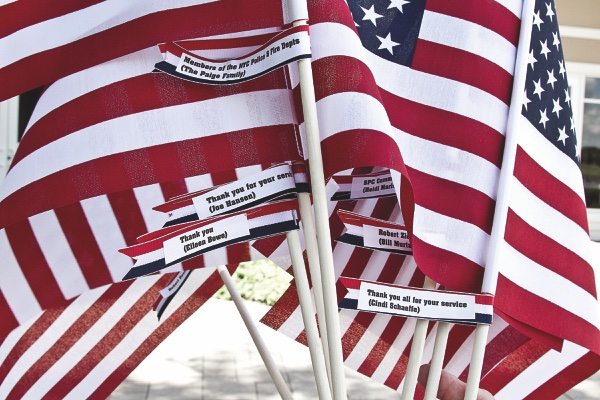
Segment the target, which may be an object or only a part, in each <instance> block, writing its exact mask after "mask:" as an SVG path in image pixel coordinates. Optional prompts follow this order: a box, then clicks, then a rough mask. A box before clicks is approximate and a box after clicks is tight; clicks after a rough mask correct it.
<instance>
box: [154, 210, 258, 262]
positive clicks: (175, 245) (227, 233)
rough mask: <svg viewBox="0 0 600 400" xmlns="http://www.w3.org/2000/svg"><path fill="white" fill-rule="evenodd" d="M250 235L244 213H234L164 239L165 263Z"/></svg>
mask: <svg viewBox="0 0 600 400" xmlns="http://www.w3.org/2000/svg"><path fill="white" fill-rule="evenodd" d="M249 235H250V228H249V226H248V218H247V217H246V214H239V215H234V216H232V217H229V218H224V219H221V220H218V221H216V222H214V223H212V224H207V225H204V226H202V227H200V228H198V229H193V230H190V231H188V232H186V233H183V234H181V235H179V236H176V237H174V238H171V239H168V240H165V242H164V243H163V248H164V252H165V263H166V264H170V263H172V262H175V261H178V260H181V259H183V258H186V257H189V256H192V255H193V254H197V253H201V252H202V251H203V250H205V249H207V248H209V247H214V246H218V245H219V244H223V243H225V242H229V241H231V240H235V239H239V238H241V237H244V236H249Z"/></svg>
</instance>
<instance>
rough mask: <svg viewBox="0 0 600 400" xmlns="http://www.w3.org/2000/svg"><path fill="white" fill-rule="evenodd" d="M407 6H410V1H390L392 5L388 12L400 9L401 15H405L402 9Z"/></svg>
mask: <svg viewBox="0 0 600 400" xmlns="http://www.w3.org/2000/svg"><path fill="white" fill-rule="evenodd" d="M406 4H410V1H406V0H390V5H389V6H388V10H389V9H390V8H394V7H396V8H397V9H398V11H400V12H401V13H403V12H404V11H403V10H402V7H403V6H404V5H406Z"/></svg>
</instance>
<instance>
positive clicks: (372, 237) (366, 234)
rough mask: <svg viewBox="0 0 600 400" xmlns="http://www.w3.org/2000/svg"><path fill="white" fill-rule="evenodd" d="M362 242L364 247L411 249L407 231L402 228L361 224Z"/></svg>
mask: <svg viewBox="0 0 600 400" xmlns="http://www.w3.org/2000/svg"><path fill="white" fill-rule="evenodd" d="M363 243H364V245H365V247H374V248H377V249H388V250H402V251H411V247H410V241H409V240H408V232H407V231H405V230H402V229H393V228H380V227H378V226H372V225H363Z"/></svg>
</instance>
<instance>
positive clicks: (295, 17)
mask: <svg viewBox="0 0 600 400" xmlns="http://www.w3.org/2000/svg"><path fill="white" fill-rule="evenodd" d="M288 4H289V8H290V16H291V20H292V21H295V22H294V25H307V22H306V21H307V20H308V8H307V5H306V1H305V0H302V1H300V0H290V1H289V3H288ZM298 70H299V74H300V94H301V98H302V111H303V114H304V127H305V132H306V142H307V151H308V159H309V167H310V183H311V191H312V196H313V207H314V212H315V225H316V230H317V247H318V249H319V262H320V266H321V281H322V284H323V302H324V305H325V320H326V326H327V344H328V349H329V363H330V368H331V387H332V391H333V398H334V399H335V400H345V399H346V398H347V394H346V379H345V375H344V374H345V372H344V358H343V355H342V340H341V333H340V323H339V316H338V306H337V294H336V289H335V271H334V265H333V253H332V249H331V233H330V229H329V213H328V212H327V195H326V193H325V174H324V171H323V156H322V154H321V139H320V135H319V125H318V122H317V104H316V98H315V89H314V82H313V75H312V66H311V60H310V59H303V60H299V61H298Z"/></svg>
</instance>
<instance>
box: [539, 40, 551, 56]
mask: <svg viewBox="0 0 600 400" xmlns="http://www.w3.org/2000/svg"><path fill="white" fill-rule="evenodd" d="M540 44H541V45H542V50H540V54H543V55H544V57H546V60H547V59H548V53H550V52H551V51H550V49H549V48H548V41H547V40H545V41H544V42H543V43H542V41H541V40H540Z"/></svg>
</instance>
